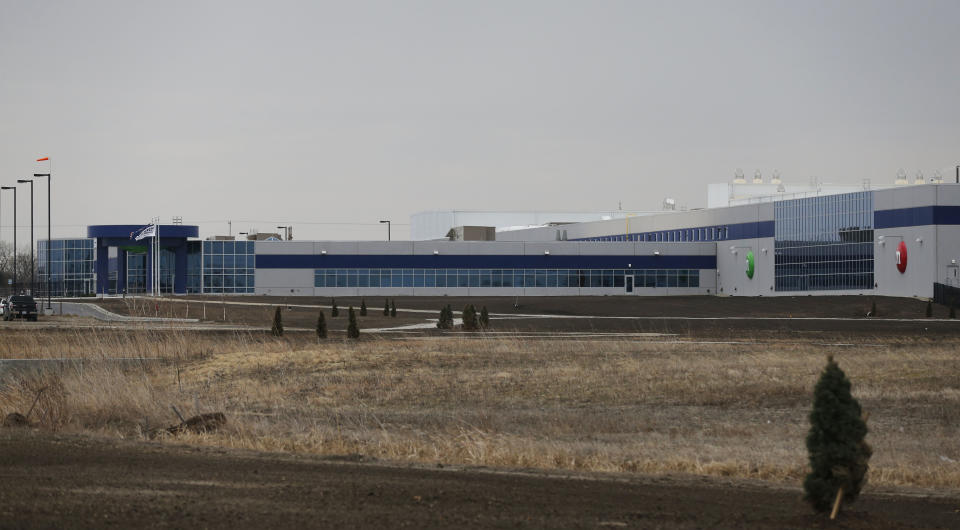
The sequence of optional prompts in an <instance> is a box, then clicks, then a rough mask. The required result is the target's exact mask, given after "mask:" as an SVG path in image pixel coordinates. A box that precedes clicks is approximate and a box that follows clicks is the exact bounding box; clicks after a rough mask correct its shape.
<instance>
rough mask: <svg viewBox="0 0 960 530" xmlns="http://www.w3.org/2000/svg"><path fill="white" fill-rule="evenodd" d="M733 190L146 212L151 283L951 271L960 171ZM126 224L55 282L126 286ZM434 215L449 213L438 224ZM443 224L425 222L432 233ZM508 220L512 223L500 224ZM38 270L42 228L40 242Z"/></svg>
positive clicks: (501, 286) (544, 288)
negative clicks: (672, 199) (645, 210)
mask: <svg viewBox="0 0 960 530" xmlns="http://www.w3.org/2000/svg"><path fill="white" fill-rule="evenodd" d="M747 202H748V203H747V204H737V205H733V206H725V207H718V208H707V209H699V210H689V211H669V212H661V213H655V214H646V215H632V216H631V215H627V216H623V217H622V218H612V219H609V220H600V221H592V222H572V223H565V224H561V223H550V224H549V225H548V226H540V227H535V228H526V229H512V230H499V231H497V232H496V241H451V240H448V239H436V240H426V241H390V242H374V241H246V240H240V241H234V240H202V241H201V240H197V239H196V238H197V237H198V229H197V227H195V226H184V225H163V226H160V228H159V230H160V241H159V243H160V245H159V246H160V248H161V251H160V252H161V256H160V260H159V263H160V265H159V275H160V289H161V291H162V292H166V293H175V294H181V293H182V294H189V293H198V294H199V293H204V294H213V293H215V294H221V293H222V294H248V295H295V296H346V295H371V296H372V295H389V296H399V295H457V296H474V295H484V296H491V295H493V296H495V295H503V296H544V295H689V294H710V295H726V296H779V295H798V294H804V295H821V294H878V295H885V296H908V297H922V298H931V297H932V296H933V292H934V284H936V283H939V284H943V285H950V286H960V278H958V260H960V185H957V184H922V185H912V186H903V187H895V188H889V189H878V190H861V191H854V192H843V193H827V192H824V191H823V190H819V191H814V192H806V193H800V194H793V195H791V194H787V193H779V194H775V195H771V196H767V197H765V198H754V199H752V200H750V201H747ZM141 228H142V226H140V225H107V226H91V227H89V228H88V237H87V238H83V239H68V240H55V241H53V242H52V244H51V246H52V249H51V262H52V265H51V269H52V273H53V274H52V277H51V284H52V285H53V292H54V294H55V295H61V294H63V295H83V294H92V293H104V294H113V293H116V294H119V293H124V292H126V293H131V294H132V293H140V292H145V291H147V290H148V289H149V287H148V286H151V285H153V283H152V278H153V274H154V272H155V271H154V270H153V268H154V266H153V264H154V263H155V260H154V259H153V255H152V252H153V246H152V245H147V244H143V243H146V241H135V240H134V239H133V238H131V234H133V233H135V232H136V231H138V230H140V229H141ZM444 228H447V229H446V230H444ZM449 228H455V227H442V226H441V227H432V228H431V229H432V230H433V232H434V233H440V232H447V231H449ZM514 228H516V227H514ZM39 243H40V244H39V256H38V264H39V266H40V278H39V280H40V281H39V282H38V283H39V284H40V285H41V286H43V285H45V283H46V281H47V280H46V273H47V271H46V252H47V248H46V241H40V242H39Z"/></svg>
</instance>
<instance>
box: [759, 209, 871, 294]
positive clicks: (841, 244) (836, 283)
mask: <svg viewBox="0 0 960 530" xmlns="http://www.w3.org/2000/svg"><path fill="white" fill-rule="evenodd" d="M873 253H874V248H873V193H872V192H869V191H864V192H857V193H848V194H842V195H830V196H826V197H810V198H805V199H794V200H789V201H779V202H776V203H774V278H775V281H774V285H775V289H776V290H778V291H815V290H840V289H843V290H862V289H872V288H873V273H874V261H873V260H874V254H873Z"/></svg>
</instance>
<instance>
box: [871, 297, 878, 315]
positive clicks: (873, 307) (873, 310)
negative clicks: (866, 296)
mask: <svg viewBox="0 0 960 530" xmlns="http://www.w3.org/2000/svg"><path fill="white" fill-rule="evenodd" d="M870 316H872V317H876V316H877V301H876V300H874V301H873V303H871V304H870Z"/></svg>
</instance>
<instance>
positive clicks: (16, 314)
mask: <svg viewBox="0 0 960 530" xmlns="http://www.w3.org/2000/svg"><path fill="white" fill-rule="evenodd" d="M15 318H25V319H27V320H31V321H34V322H36V320H37V302H36V300H34V299H33V297H32V296H30V295H14V296H11V297H10V298H8V299H7V300H6V303H4V304H3V319H4V320H13V319H15Z"/></svg>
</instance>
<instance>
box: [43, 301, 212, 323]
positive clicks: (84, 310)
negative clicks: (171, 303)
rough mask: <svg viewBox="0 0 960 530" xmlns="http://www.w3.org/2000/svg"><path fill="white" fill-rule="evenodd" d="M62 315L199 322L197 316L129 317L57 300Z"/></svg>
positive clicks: (100, 318)
mask: <svg viewBox="0 0 960 530" xmlns="http://www.w3.org/2000/svg"><path fill="white" fill-rule="evenodd" d="M58 307H59V308H62V309H61V313H60V314H62V315H74V316H78V317H91V318H95V319H97V320H103V321H106V322H200V319H198V318H164V317H131V316H127V315H118V314H116V313H113V312H111V311H107V310H106V309H104V308H102V307H100V306H98V305H96V304H88V303H83V302H58Z"/></svg>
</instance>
